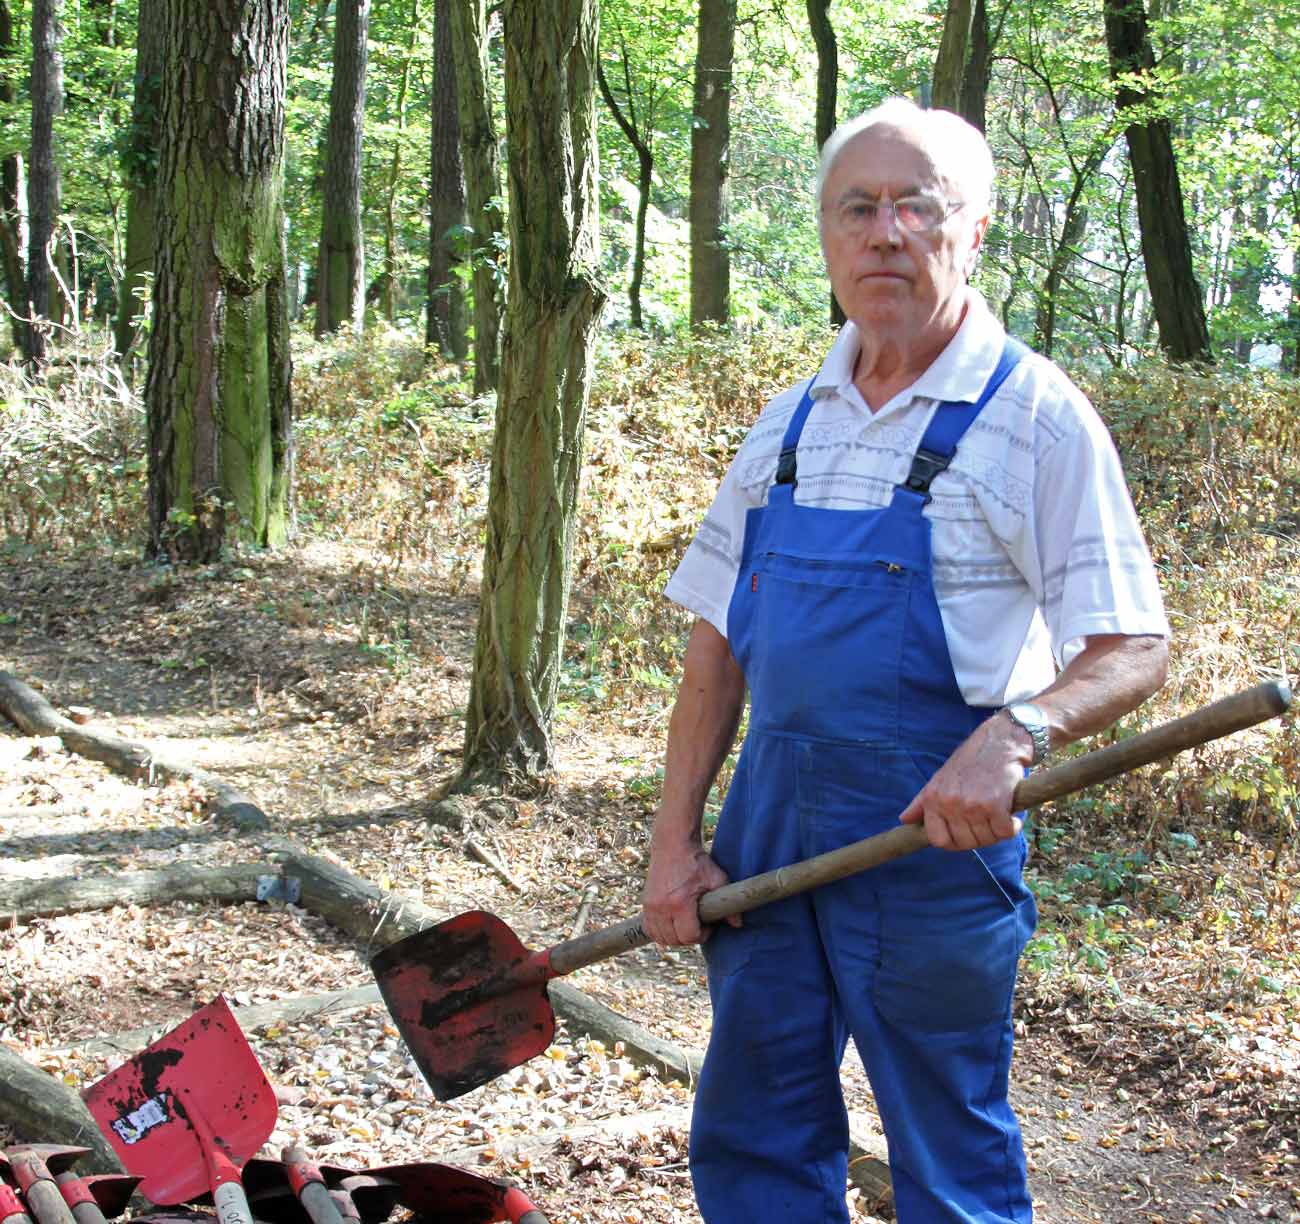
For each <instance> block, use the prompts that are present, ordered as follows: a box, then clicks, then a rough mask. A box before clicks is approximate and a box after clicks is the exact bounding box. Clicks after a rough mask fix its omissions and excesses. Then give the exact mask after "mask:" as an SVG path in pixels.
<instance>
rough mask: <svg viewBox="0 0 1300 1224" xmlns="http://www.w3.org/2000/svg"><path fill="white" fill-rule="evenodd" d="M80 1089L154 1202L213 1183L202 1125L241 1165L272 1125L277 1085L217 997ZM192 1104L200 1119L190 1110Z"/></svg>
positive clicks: (174, 1199) (183, 1197) (178, 1199)
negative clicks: (263, 1068)
mask: <svg viewBox="0 0 1300 1224" xmlns="http://www.w3.org/2000/svg"><path fill="white" fill-rule="evenodd" d="M82 1095H83V1096H84V1098H85V1101H86V1105H87V1107H88V1108H89V1109H90V1112H91V1114H92V1115H93V1116H94V1119H95V1121H96V1122H97V1123H98V1124H99V1128H100V1130H102V1131H103V1132H104V1135H105V1136H106V1137H107V1139H108V1141H109V1143H111V1144H112V1146H113V1150H114V1151H115V1152H117V1155H118V1158H119V1159H120V1160H121V1161H122V1166H123V1167H124V1168H125V1169H126V1170H127V1171H128V1172H129V1173H134V1174H135V1175H136V1176H138V1177H140V1178H141V1179H142V1181H141V1183H140V1193H141V1194H143V1195H144V1196H145V1197H146V1198H147V1199H149V1200H150V1201H151V1202H154V1203H164V1204H171V1203H183V1202H186V1201H187V1200H188V1199H190V1198H192V1197H194V1196H195V1195H197V1194H201V1193H202V1192H203V1191H205V1190H207V1189H209V1180H208V1163H207V1159H206V1152H207V1147H206V1140H205V1139H204V1137H203V1135H204V1132H205V1131H207V1132H210V1133H211V1135H212V1137H213V1140H214V1141H215V1142H216V1143H218V1144H220V1145H221V1147H222V1148H223V1149H224V1151H225V1153H226V1155H228V1156H229V1158H230V1159H231V1160H233V1161H234V1162H235V1163H236V1164H242V1163H243V1162H244V1161H245V1160H247V1159H248V1158H249V1157H250V1156H251V1155H252V1154H253V1153H254V1152H256V1151H257V1150H258V1148H260V1147H261V1146H262V1144H264V1143H265V1142H266V1140H267V1139H268V1138H269V1137H270V1134H271V1131H272V1130H273V1129H274V1128H275V1120H276V1103H275V1092H274V1090H273V1089H272V1088H271V1084H270V1082H269V1081H268V1080H267V1078H266V1072H265V1071H263V1070H262V1066H261V1064H260V1063H259V1062H258V1061H257V1055H256V1054H254V1053H253V1050H252V1047H251V1046H250V1045H249V1044H248V1039H247V1038H246V1037H245V1036H244V1034H243V1031H242V1030H241V1029H240V1027H239V1023H238V1021H236V1019H235V1017H234V1013H232V1012H231V1010H230V1008H229V1006H227V1004H226V1001H225V999H223V998H217V999H215V1000H214V1001H213V1002H211V1003H209V1004H208V1005H207V1006H206V1007H203V1008H200V1009H199V1010H198V1011H196V1012H195V1013H194V1014H193V1015H192V1016H191V1017H190V1018H189V1019H188V1020H186V1021H184V1022H182V1023H181V1024H179V1025H177V1026H176V1027H175V1028H174V1029H172V1031H171V1032H170V1033H167V1034H165V1035H164V1036H162V1037H160V1038H159V1039H158V1040H157V1041H155V1042H154V1043H153V1044H152V1045H151V1046H149V1047H148V1048H147V1049H144V1050H142V1051H141V1052H140V1053H139V1054H137V1055H136V1056H135V1057H134V1058H132V1059H130V1060H129V1061H128V1062H125V1063H123V1064H122V1065H121V1066H120V1067H118V1069H117V1070H116V1071H112V1072H110V1073H109V1074H108V1075H106V1076H104V1078H103V1079H101V1080H98V1081H97V1082H96V1083H94V1084H92V1085H91V1086H90V1087H89V1088H87V1089H86V1091H85V1092H84V1093H83V1094H82ZM195 1111H198V1112H201V1115H202V1117H201V1122H198V1123H196V1122H195V1121H193V1120H192V1119H191V1117H190V1113H191V1112H195Z"/></svg>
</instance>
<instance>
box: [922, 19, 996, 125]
mask: <svg viewBox="0 0 1300 1224" xmlns="http://www.w3.org/2000/svg"><path fill="white" fill-rule="evenodd" d="M990 68H991V60H990V39H989V18H988V9H987V8H986V6H985V3H984V0H948V9H947V12H946V14H945V16H944V21H943V37H942V38H941V39H940V40H939V53H938V55H937V56H936V57H935V61H934V79H933V88H932V89H931V93H930V102H931V105H932V106H935V107H938V108H941V109H943V110H950V111H954V112H955V113H956V114H958V115H960V116H961V117H962V118H963V119H965V120H966V122H967V123H971V124H973V125H974V126H975V127H977V128H979V130H980V131H981V132H982V131H983V130H984V110H985V103H986V100H987V98H988V89H989V71H990Z"/></svg>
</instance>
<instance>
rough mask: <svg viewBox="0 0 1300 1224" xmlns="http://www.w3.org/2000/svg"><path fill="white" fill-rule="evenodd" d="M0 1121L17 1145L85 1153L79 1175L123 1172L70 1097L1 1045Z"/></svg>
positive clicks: (84, 1111)
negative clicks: (80, 1149) (56, 1145)
mask: <svg viewBox="0 0 1300 1224" xmlns="http://www.w3.org/2000/svg"><path fill="white" fill-rule="evenodd" d="M0 1121H2V1122H4V1124H5V1125H6V1126H8V1127H9V1128H10V1129H11V1130H12V1131H13V1132H14V1137H15V1138H16V1139H17V1140H18V1141H19V1142H22V1143H63V1144H69V1145H71V1146H73V1147H88V1148H90V1149H91V1150H90V1153H89V1154H88V1155H87V1156H85V1157H83V1162H82V1163H81V1164H79V1165H78V1166H77V1172H78V1173H79V1174H80V1173H122V1172H124V1171H125V1170H123V1168H122V1165H121V1163H120V1162H119V1161H118V1159H117V1156H116V1155H115V1154H114V1152H113V1149H112V1148H111V1147H109V1145H108V1140H107V1139H105V1138H104V1136H103V1135H102V1134H101V1133H100V1129H99V1127H98V1126H97V1125H96V1123H95V1119H94V1118H92V1117H91V1116H90V1110H88V1109H87V1108H86V1106H85V1104H84V1103H83V1102H82V1100H81V1098H80V1097H79V1096H78V1095H77V1094H76V1092H75V1091H74V1090H73V1089H72V1088H70V1087H69V1086H68V1085H67V1084H65V1083H64V1082H63V1081H62V1080H59V1079H56V1078H55V1077H54V1076H52V1075H47V1074H46V1073H45V1072H44V1071H42V1070H41V1069H40V1068H39V1067H34V1066H32V1064H31V1063H29V1062H28V1061H27V1060H26V1059H24V1058H20V1057H19V1056H18V1055H17V1054H15V1053H14V1052H13V1051H12V1050H10V1049H9V1048H8V1047H7V1046H4V1045H0Z"/></svg>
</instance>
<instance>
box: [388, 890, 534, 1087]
mask: <svg viewBox="0 0 1300 1224" xmlns="http://www.w3.org/2000/svg"><path fill="white" fill-rule="evenodd" d="M526 966H531V967H533V968H535V967H536V966H535V960H534V958H533V955H532V953H530V952H529V951H528V949H527V948H526V947H524V945H523V944H522V943H520V941H519V938H518V936H516V935H515V933H514V932H513V931H512V930H511V929H510V928H509V927H508V926H507V925H506V924H505V923H504V922H502V921H501V919H500V918H497V917H494V916H493V915H492V914H489V913H485V912H484V911H483V910H471V911H470V912H469V913H467V914H459V915H458V916H457V917H455V918H450V919H448V920H447V921H446V922H442V923H439V924H438V925H437V926H434V927H429V928H428V929H427V930H424V931H417V932H416V933H415V934H414V935H408V936H407V937H406V938H405V939H400V940H398V941H397V942H396V943H395V944H392V945H391V946H390V947H387V948H385V949H384V950H383V951H382V952H380V953H379V954H378V955H377V956H376V957H375V958H374V959H373V960H372V961H371V962H370V968H371V970H372V971H373V973H374V975H375V979H376V980H377V981H378V983H379V991H380V993H381V994H382V995H383V996H384V1003H385V1004H386V1005H387V1007H388V1010H389V1012H390V1014H391V1015H392V1017H393V1022H394V1023H395V1024H396V1025H397V1028H398V1031H399V1032H400V1033H401V1034H402V1037H403V1039H404V1040H405V1041H406V1044H407V1046H408V1048H409V1049H410V1051H411V1054H412V1056H413V1057H414V1058H415V1062H416V1065H417V1066H418V1067H419V1068H420V1071H421V1073H422V1074H423V1075H424V1078H425V1079H426V1080H428V1082H429V1086H430V1087H431V1088H432V1089H433V1091H434V1095H435V1096H437V1098H438V1099H439V1100H440V1101H449V1100H451V1099H452V1098H453V1097H458V1096H460V1095H462V1094H463V1093H466V1092H469V1091H470V1089H471V1088H477V1087H479V1086H480V1085H481V1084H486V1083H488V1081H490V1080H493V1079H495V1078H496V1077H497V1076H498V1075H501V1074H502V1073H503V1072H505V1071H509V1070H510V1069H511V1068H512V1067H517V1066H519V1065H520V1063H524V1062H527V1061H528V1059H530V1058H532V1057H533V1056H534V1055H536V1054H540V1053H541V1052H542V1051H543V1050H545V1049H546V1047H547V1046H549V1045H550V1044H551V1040H552V1039H553V1038H554V1036H555V1013H554V1012H553V1011H552V1010H551V1002H550V1000H549V999H548V998H547V996H546V984H545V982H544V981H542V980H538V977H539V975H538V974H536V973H530V972H527V971H525V967H526ZM529 978H531V979H532V980H528V979H529Z"/></svg>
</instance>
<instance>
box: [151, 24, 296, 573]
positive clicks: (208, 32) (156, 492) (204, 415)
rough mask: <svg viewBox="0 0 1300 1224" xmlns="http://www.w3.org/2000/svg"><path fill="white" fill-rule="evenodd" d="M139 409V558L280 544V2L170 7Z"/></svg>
mask: <svg viewBox="0 0 1300 1224" xmlns="http://www.w3.org/2000/svg"><path fill="white" fill-rule="evenodd" d="M166 22H167V24H166V31H165V39H166V45H167V47H168V52H169V54H168V62H167V70H166V73H165V75H164V78H163V86H162V97H161V112H160V120H159V122H160V132H161V139H160V158H159V167H158V193H157V197H156V198H157V209H158V258H157V275H156V278H155V282H154V302H155V310H154V316H153V326H152V328H151V330H150V340H149V375H148V380H147V382H146V385H145V407H146V410H147V415H148V423H149V550H150V553H151V554H152V555H155V556H157V555H163V556H170V557H173V558H176V559H181V560H195V561H212V560H215V559H216V558H217V557H218V556H219V555H220V552H221V548H222V544H223V542H224V540H225V538H226V529H227V526H228V525H231V526H233V527H235V528H236V529H237V531H238V534H239V536H240V537H242V538H243V539H246V540H248V541H250V542H252V543H254V544H258V545H274V544H278V543H280V542H282V541H283V539H284V537H285V532H286V509H287V504H288V484H289V475H290V460H291V451H290V446H291V433H290V404H289V373H290V363H289V331H288V328H289V317H288V302H287V296H286V293H285V254H284V206H283V197H284V181H283V180H284V173H283V156H284V94H285V63H286V56H287V53H288V44H289V0H204V3H202V4H194V3H192V0H167V4H166Z"/></svg>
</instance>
